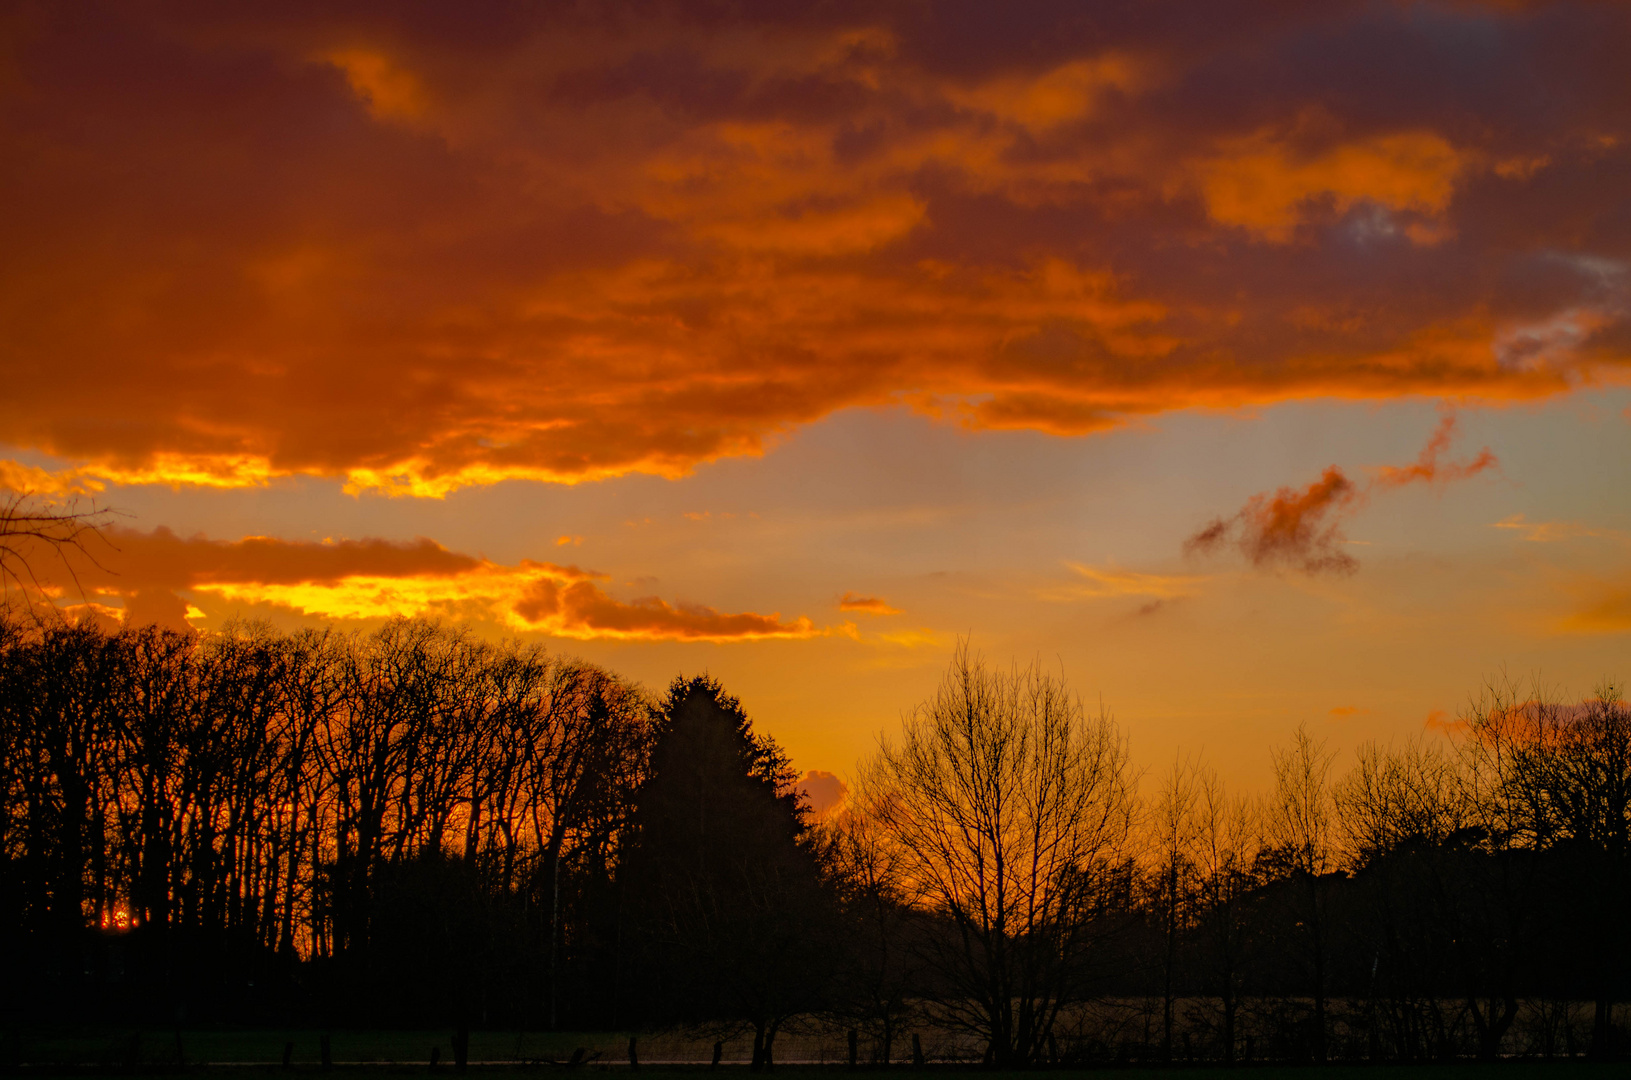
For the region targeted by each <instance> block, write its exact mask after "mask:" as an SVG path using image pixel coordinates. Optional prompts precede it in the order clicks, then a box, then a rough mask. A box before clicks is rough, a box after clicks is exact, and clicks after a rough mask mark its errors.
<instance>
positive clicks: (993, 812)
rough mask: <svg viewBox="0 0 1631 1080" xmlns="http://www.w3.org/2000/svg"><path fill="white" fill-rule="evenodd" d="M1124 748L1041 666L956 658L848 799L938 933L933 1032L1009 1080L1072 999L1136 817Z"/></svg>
mask: <svg viewBox="0 0 1631 1080" xmlns="http://www.w3.org/2000/svg"><path fill="white" fill-rule="evenodd" d="M1133 780H1134V778H1133V774H1132V770H1131V768H1130V767H1129V765H1128V754H1127V744H1126V741H1125V739H1124V738H1123V737H1122V735H1121V733H1120V731H1119V730H1118V729H1117V727H1116V725H1115V724H1114V722H1112V721H1111V719H1110V718H1109V716H1108V715H1105V714H1104V713H1103V712H1101V713H1100V714H1099V715H1097V716H1093V717H1089V716H1087V715H1086V714H1085V713H1084V711H1083V709H1082V705H1081V701H1080V699H1078V698H1076V697H1075V696H1073V695H1072V694H1071V693H1070V691H1069V690H1068V688H1067V687H1066V685H1065V683H1064V681H1063V680H1062V679H1059V678H1055V677H1052V676H1049V675H1047V674H1046V673H1044V672H1043V671H1042V670H1041V669H1040V667H1039V666H1037V665H1032V666H1031V667H1028V668H1026V669H1024V670H1018V669H1013V670H1010V671H999V670H993V669H990V668H988V667H986V666H985V664H984V662H983V661H982V660H981V659H980V658H978V657H976V656H973V655H971V654H970V652H969V649H968V645H967V643H966V642H965V643H963V644H960V645H959V646H958V648H957V652H956V654H955V656H954V657H953V660H952V663H951V667H950V669H949V670H948V671H947V672H946V676H945V679H944V681H943V682H942V683H941V686H940V689H939V691H938V692H937V693H936V694H935V696H934V697H933V698H931V699H930V700H928V701H926V702H924V703H923V704H922V705H920V706H918V708H917V709H916V710H915V711H914V712H913V713H911V714H910V715H909V716H908V717H906V719H905V720H904V722H903V725H902V729H901V732H900V735H899V736H898V737H897V738H895V739H892V740H891V739H885V740H883V741H882V742H881V745H880V747H879V750H878V753H877V755H876V756H875V758H874V759H873V760H872V761H871V762H870V764H869V765H868V767H867V768H866V769H865V771H864V773H863V776H862V779H861V782H860V784H859V788H860V793H861V797H862V802H863V804H864V805H867V806H869V807H873V808H875V812H876V813H877V815H878V819H879V822H880V824H881V825H882V827H883V829H884V830H885V832H886V833H887V835H888V838H889V841H890V842H891V843H892V844H894V845H895V846H896V849H897V853H898V858H899V865H900V871H901V873H902V874H904V876H905V878H906V879H907V880H908V881H909V882H910V886H909V887H910V890H911V891H912V892H913V893H915V895H917V896H918V897H920V905H921V906H923V907H925V908H927V909H928V912H929V914H931V915H932V916H933V917H934V918H935V919H937V920H938V921H939V922H940V924H941V926H942V927H943V929H944V932H943V933H940V934H936V935H931V936H930V939H929V940H930V945H929V946H928V951H927V954H926V956H925V959H926V961H927V962H928V963H929V964H930V966H931V967H932V968H933V969H935V972H936V974H937V975H938V976H939V977H940V980H941V983H940V986H939V988H938V990H937V992H936V993H935V995H934V1004H935V1007H936V1011H937V1012H938V1013H939V1016H940V1019H942V1020H943V1021H944V1022H946V1023H948V1024H951V1025H954V1026H957V1027H961V1028H963V1029H964V1030H968V1031H971V1032H974V1033H976V1034H978V1035H980V1036H982V1037H983V1038H984V1039H985V1040H986V1043H987V1048H988V1049H987V1057H988V1059H989V1060H990V1062H991V1063H992V1064H994V1065H997V1066H999V1067H1001V1066H1020V1065H1025V1064H1028V1063H1030V1062H1032V1061H1035V1060H1036V1059H1037V1058H1038V1057H1039V1055H1040V1054H1041V1053H1042V1051H1043V1050H1044V1048H1045V1047H1046V1046H1047V1044H1048V1040H1049V1036H1050V1035H1051V1034H1052V1030H1053V1024H1054V1021H1055V1019H1056V1017H1057V1016H1058V1014H1059V1011H1060V1009H1061V1008H1062V1007H1064V1006H1065V1005H1067V1004H1069V1003H1071V1002H1074V1001H1079V1000H1081V999H1082V997H1083V995H1084V994H1085V991H1086V975H1087V972H1088V964H1089V962H1090V961H1091V960H1092V959H1093V958H1094V953H1095V946H1096V945H1097V944H1098V942H1099V941H1100V936H1101V934H1102V932H1103V931H1104V928H1105V924H1106V920H1105V915H1106V909H1107V907H1108V906H1109V905H1110V904H1111V903H1112V901H1113V898H1114V888H1113V883H1116V882H1120V881H1125V877H1124V874H1125V863H1126V860H1125V850H1126V843H1127V839H1128V835H1129V832H1130V830H1131V824H1132V817H1133V811H1134V798H1133V790H1132V789H1133Z"/></svg>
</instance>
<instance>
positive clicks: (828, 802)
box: [798, 769, 849, 818]
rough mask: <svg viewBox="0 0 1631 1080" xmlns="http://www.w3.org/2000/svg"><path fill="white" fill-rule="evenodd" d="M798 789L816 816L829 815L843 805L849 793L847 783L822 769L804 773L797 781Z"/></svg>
mask: <svg viewBox="0 0 1631 1080" xmlns="http://www.w3.org/2000/svg"><path fill="white" fill-rule="evenodd" d="M798 789H799V792H800V793H801V794H803V796H804V799H805V801H806V802H808V803H809V804H810V809H811V810H812V811H813V812H814V813H815V816H816V817H818V818H825V817H831V816H832V815H833V814H834V813H836V812H837V811H838V810H840V809H841V808H842V807H843V805H844V800H845V798H847V797H848V795H849V785H848V784H846V783H844V781H843V780H841V779H839V777H837V776H835V775H834V774H832V773H830V772H826V771H825V770H822V769H811V770H810V771H809V772H807V773H805V774H804V779H802V780H800V781H799V782H798Z"/></svg>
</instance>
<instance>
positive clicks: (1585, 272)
mask: <svg viewBox="0 0 1631 1080" xmlns="http://www.w3.org/2000/svg"><path fill="white" fill-rule="evenodd" d="M6 18H7V26H6V31H5V34H4V37H3V40H4V42H5V43H6V44H5V46H4V54H3V55H0V159H3V160H5V161H7V162H8V163H9V164H8V167H7V168H5V169H4V170H0V231H3V233H4V235H5V236H6V237H7V242H6V244H5V245H3V247H0V342H3V344H0V350H3V356H4V363H5V369H6V371H7V376H8V380H7V393H6V394H5V396H4V399H3V400H0V445H9V446H11V447H14V448H17V449H19V450H28V451H37V452H46V453H50V454H54V455H57V456H58V457H59V458H61V459H63V460H64V461H65V462H67V463H68V466H69V469H70V471H69V472H68V473H64V474H62V477H60V478H59V480H60V483H59V486H62V487H67V486H75V485H77V487H75V489H76V490H86V489H87V485H89V484H92V483H94V482H95V481H97V480H104V481H109V480H111V481H125V482H146V483H179V484H202V485H217V486H237V485H248V484H256V483H260V482H263V481H264V480H265V479H267V478H268V477H270V476H275V475H279V474H283V473H290V472H301V473H312V474H319V475H327V476H336V477H343V478H345V479H346V480H347V481H348V482H349V483H350V484H351V485H353V488H354V489H356V490H362V489H370V490H380V491H386V492H393V493H408V494H420V495H438V494H442V493H445V492H447V491H449V490H452V489H454V488H456V487H459V486H461V485H469V484H485V483H491V482H495V481H498V480H501V479H504V478H509V477H532V478H537V479H545V480H560V481H575V480H580V479H584V478H593V477H601V476H608V475H615V474H620V473H625V472H629V471H645V472H653V473H659V474H665V475H676V474H680V473H683V472H685V471H686V470H688V469H690V468H692V467H693V466H695V465H696V464H697V463H699V462H702V461H706V460H709V459H712V458H716V457H719V456H722V455H732V454H752V453H757V452H759V451H760V450H762V448H763V447H764V446H765V445H766V441H767V440H768V439H771V438H773V437H774V436H776V435H777V434H778V433H780V432H784V431H786V430H788V429H790V428H791V427H793V426H796V425H799V424H803V423H807V422H810V421H813V420H815V419H818V418H820V417H822V416H824V415H827V414H829V413H831V412H832V411H834V410H836V409H841V408H845V407H849V406H867V405H878V404H886V403H906V404H909V405H911V406H913V407H916V408H918V409H921V410H925V411H927V412H930V413H933V414H936V415H942V416H946V417H948V418H951V419H955V420H959V421H961V422H964V423H967V424H970V425H973V426H976V427H987V428H1032V429H1039V430H1044V431H1050V432H1057V433H1062V434H1074V433H1081V432H1088V431H1093V430H1097V429H1101V428H1104V427H1107V426H1113V425H1116V424H1120V423H1124V422H1126V421H1127V420H1129V419H1130V418H1136V417H1138V416H1142V415H1147V414H1151V413H1155V412H1159V411H1162V410H1168V409H1177V408H1187V407H1194V406H1206V407H1231V406H1237V405H1245V404H1250V403H1261V402H1273V401H1280V400H1286V399H1291V398H1301V397H1315V396H1328V395H1337V396H1350V397H1372V398H1378V397H1389V396H1397V395H1435V396H1451V397H1480V398H1487V399H1510V398H1523V397H1533V396H1537V395H1545V394H1551V393H1556V392H1559V391H1562V390H1565V389H1568V388H1569V387H1572V386H1575V385H1579V384H1580V383H1582V382H1583V381H1589V380H1602V379H1619V378H1622V377H1623V376H1624V374H1625V372H1626V360H1627V356H1628V351H1627V350H1628V343H1631V326H1628V319H1627V315H1628V311H1631V305H1628V294H1627V288H1628V279H1627V267H1628V265H1631V261H1628V260H1631V213H1627V205H1628V200H1631V195H1628V192H1631V184H1628V183H1627V176H1628V175H1631V83H1628V82H1627V80H1625V79H1624V77H1623V57H1624V51H1625V47H1626V45H1627V44H1631V9H1627V8H1626V7H1625V6H1623V5H1611V4H1593V3H1585V2H1581V3H1551V4H1528V5H1524V4H1504V3H1503V4H1489V5H1481V4H1477V3H1456V4H1444V5H1439V6H1435V5H1412V6H1405V5H1375V4H1357V3H1332V4H1319V5H1289V6H1288V5H1284V4H1276V3H1267V2H1259V3H1252V2H1240V3H1227V4H1216V5H1208V6H1206V8H1205V9H1204V10H1198V9H1196V8H1195V6H1194V5H1190V4H1185V5H1182V6H1181V7H1180V6H1177V5H1174V4H1163V3H1151V4H1138V5H1121V6H1119V7H1113V8H1109V9H1105V8H1102V7H1084V6H1082V5H1080V4H1076V3H1052V2H1048V0H1042V2H1038V3H1032V4H1026V5H1022V6H1018V7H1015V6H1012V5H1001V6H994V5H989V4H975V3H962V2H954V3H948V4H936V5H928V6H924V5H884V6H879V5H870V4H851V3H844V2H840V3H836V4H823V5H814V6H811V5H803V4H797V5H795V4H786V5H783V4H762V5H750V6H748V7H746V8H741V9H737V8H734V7H729V6H723V5H715V4H711V3H700V2H699V3H681V4H662V5H657V4H649V5H648V4H638V3H637V4H621V5H611V6H601V5H588V6H584V5H549V4H546V5H502V4H486V3H472V4H459V5H445V6H429V7H427V6H418V5H400V4H383V3H364V4H358V5H347V6H345V8H344V9H343V10H342V9H337V8H334V7H332V6H331V5H323V4H311V3H304V2H295V0H291V2H285V3H279V4H275V5H251V6H245V5H227V6H221V5H200V4H190V3H185V2H183V3H176V4H166V5H128V4H111V3H109V4H99V3H94V2H78V3H75V2H70V3H60V4H58V3H52V4H45V3H33V4H30V3H24V4H22V5H15V6H13V7H12V8H11V9H10V11H9V13H8V15H7V16H6ZM76 470H83V471H76ZM0 471H3V470H0ZM12 471H13V472H15V471H16V470H12ZM8 476H9V474H8ZM30 479H32V481H33V484H34V486H35V487H37V488H39V487H49V486H50V483H52V482H53V481H50V480H49V478H45V479H42V478H41V477H38V476H34V477H30V476H27V475H22V474H19V475H18V476H16V477H9V481H8V482H16V483H23V482H25V481H29V480H30Z"/></svg>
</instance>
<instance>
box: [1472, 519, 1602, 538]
mask: <svg viewBox="0 0 1631 1080" xmlns="http://www.w3.org/2000/svg"><path fill="white" fill-rule="evenodd" d="M1489 527H1490V528H1492V529H1510V530H1512V531H1513V532H1516V533H1518V534H1519V537H1520V538H1521V539H1523V540H1528V541H1530V542H1532V543H1536V544H1547V543H1552V542H1554V541H1557V540H1572V539H1574V538H1575V537H1579V536H1606V535H1608V534H1607V533H1606V532H1604V531H1603V530H1600V529H1592V528H1588V527H1587V526H1586V525H1585V524H1583V523H1581V522H1578V521H1530V520H1528V519H1527V518H1525V517H1524V515H1522V514H1513V515H1512V516H1511V517H1506V518H1502V519H1501V520H1500V521H1492V522H1490V525H1489Z"/></svg>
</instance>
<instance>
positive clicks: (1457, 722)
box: [1422, 709, 1467, 735]
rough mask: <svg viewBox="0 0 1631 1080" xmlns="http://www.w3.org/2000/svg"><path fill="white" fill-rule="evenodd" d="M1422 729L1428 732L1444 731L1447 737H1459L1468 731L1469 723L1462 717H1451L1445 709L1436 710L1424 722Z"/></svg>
mask: <svg viewBox="0 0 1631 1080" xmlns="http://www.w3.org/2000/svg"><path fill="white" fill-rule="evenodd" d="M1422 727H1423V728H1425V729H1427V730H1428V731H1442V732H1444V733H1445V734H1446V735H1459V734H1460V733H1461V732H1463V731H1466V730H1467V722H1466V721H1465V720H1462V719H1461V718H1460V717H1454V716H1451V715H1450V714H1449V713H1447V712H1445V711H1444V710H1443V709H1434V710H1433V711H1432V712H1430V713H1428V714H1427V719H1426V720H1424V721H1422Z"/></svg>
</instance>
